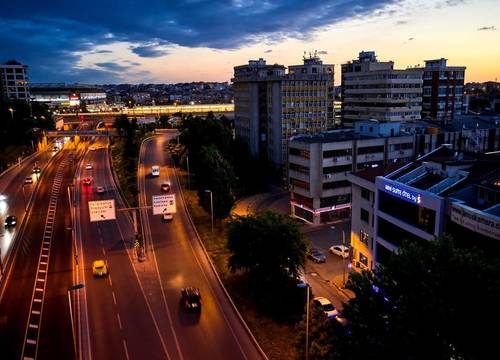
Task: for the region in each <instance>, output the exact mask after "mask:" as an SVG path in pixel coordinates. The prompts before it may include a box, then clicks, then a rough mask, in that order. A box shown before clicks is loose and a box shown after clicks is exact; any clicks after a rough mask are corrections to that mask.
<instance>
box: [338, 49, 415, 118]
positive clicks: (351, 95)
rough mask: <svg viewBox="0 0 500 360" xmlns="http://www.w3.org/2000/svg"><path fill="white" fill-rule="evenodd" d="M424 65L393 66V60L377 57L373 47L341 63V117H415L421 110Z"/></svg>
mask: <svg viewBox="0 0 500 360" xmlns="http://www.w3.org/2000/svg"><path fill="white" fill-rule="evenodd" d="M422 72H423V70H422V69H418V68H408V69H405V70H396V69H394V62H392V61H387V62H382V61H378V60H377V57H376V55H375V52H374V51H362V52H360V53H359V58H358V59H357V60H353V61H349V62H348V63H346V64H342V86H341V99H342V121H343V124H344V125H347V126H352V123H353V122H354V121H358V120H368V119H376V120H383V121H397V122H404V121H415V120H419V119H420V116H421V115H420V112H421V110H422Z"/></svg>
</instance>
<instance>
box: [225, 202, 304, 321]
mask: <svg viewBox="0 0 500 360" xmlns="http://www.w3.org/2000/svg"><path fill="white" fill-rule="evenodd" d="M227 246H228V249H229V251H230V253H231V255H230V257H229V264H228V265H229V269H230V270H231V271H232V272H236V271H242V272H243V273H246V274H248V276H249V286H250V288H251V290H252V292H253V295H254V298H255V300H256V302H257V305H258V306H259V307H260V309H261V310H262V311H263V312H265V313H268V314H270V315H272V316H274V317H275V318H276V319H277V320H280V321H290V322H295V321H296V320H298V319H300V317H301V315H302V312H303V309H304V303H305V298H306V297H305V294H304V290H303V289H299V288H297V286H296V285H297V281H296V278H297V277H298V275H299V270H300V268H302V267H303V266H304V263H305V259H306V250H307V244H306V242H305V239H304V237H303V235H302V234H301V232H300V231H299V229H298V227H297V224H296V223H295V222H294V221H293V220H292V219H290V218H289V217H287V216H285V215H281V214H275V213H271V212H266V213H263V214H258V215H250V216H246V217H236V218H234V219H233V220H231V222H230V223H229V229H228V245H227Z"/></svg>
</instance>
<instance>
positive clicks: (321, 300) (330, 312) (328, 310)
mask: <svg viewBox="0 0 500 360" xmlns="http://www.w3.org/2000/svg"><path fill="white" fill-rule="evenodd" d="M313 301H314V302H315V303H316V304H318V305H319V306H321V309H322V310H323V312H324V313H325V314H326V316H327V317H328V318H329V319H331V318H334V317H335V316H337V315H338V311H337V309H335V306H333V304H332V302H331V301H330V300H328V299H327V298H325V297H322V296H318V297H315V298H314V299H313Z"/></svg>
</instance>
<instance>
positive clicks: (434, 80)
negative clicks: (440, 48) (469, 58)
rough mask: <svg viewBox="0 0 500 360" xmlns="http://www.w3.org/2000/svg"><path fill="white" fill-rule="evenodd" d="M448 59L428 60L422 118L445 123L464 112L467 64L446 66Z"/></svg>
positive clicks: (425, 71)
mask: <svg viewBox="0 0 500 360" xmlns="http://www.w3.org/2000/svg"><path fill="white" fill-rule="evenodd" d="M446 61H447V60H446V59H443V58H441V59H437V60H426V61H425V68H423V71H424V77H423V79H424V83H423V99H422V118H426V117H430V118H432V119H434V120H437V121H439V122H441V123H443V124H447V123H449V122H451V121H452V120H453V119H454V118H455V116H456V115H460V114H461V113H462V104H463V93H464V77H465V66H446Z"/></svg>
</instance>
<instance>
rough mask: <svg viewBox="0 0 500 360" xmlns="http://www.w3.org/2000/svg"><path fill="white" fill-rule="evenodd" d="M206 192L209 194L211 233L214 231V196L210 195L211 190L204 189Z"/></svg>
mask: <svg viewBox="0 0 500 360" xmlns="http://www.w3.org/2000/svg"><path fill="white" fill-rule="evenodd" d="M205 192H206V193H209V194H210V215H211V218H212V234H213V233H214V198H213V196H212V190H205Z"/></svg>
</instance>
